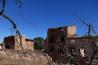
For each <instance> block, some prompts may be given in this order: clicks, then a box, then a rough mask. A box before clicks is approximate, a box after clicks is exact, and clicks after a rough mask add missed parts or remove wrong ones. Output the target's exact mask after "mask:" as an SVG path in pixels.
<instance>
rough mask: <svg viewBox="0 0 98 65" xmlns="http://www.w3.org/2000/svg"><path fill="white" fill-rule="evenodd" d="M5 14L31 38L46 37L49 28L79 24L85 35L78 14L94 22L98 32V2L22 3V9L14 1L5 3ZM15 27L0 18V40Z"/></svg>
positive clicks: (42, 0) (56, 0)
mask: <svg viewBox="0 0 98 65" xmlns="http://www.w3.org/2000/svg"><path fill="white" fill-rule="evenodd" d="M5 14H6V15H8V16H9V17H10V18H11V19H12V20H13V21H15V23H16V24H17V26H18V28H19V30H20V32H21V34H22V35H25V36H27V37H28V38H31V39H33V38H35V37H38V36H41V37H44V38H46V36H47V29H48V28H52V27H59V26H66V25H76V26H77V34H78V35H83V34H84V33H86V31H87V27H86V26H85V25H84V24H82V23H81V22H79V21H77V16H76V15H75V14H77V15H78V16H80V17H81V18H82V19H83V20H85V21H86V22H87V23H91V24H92V25H93V26H94V28H95V31H96V32H97V33H98V30H97V28H98V0H23V7H22V8H21V9H19V8H18V7H17V6H16V4H15V2H14V0H10V1H9V0H6V5H5ZM11 28H12V25H11V24H10V23H9V22H8V21H7V20H6V19H4V18H3V19H0V32H1V33H0V40H2V39H3V37H5V36H9V35H12V34H14V32H12V33H11Z"/></svg>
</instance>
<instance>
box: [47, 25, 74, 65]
mask: <svg viewBox="0 0 98 65" xmlns="http://www.w3.org/2000/svg"><path fill="white" fill-rule="evenodd" d="M75 35H76V26H65V27H58V28H50V29H48V35H47V39H48V52H49V55H50V56H51V57H52V58H53V60H54V61H55V62H59V61H61V62H62V63H66V62H67V61H66V59H67V57H66V54H65V50H64V49H63V48H64V45H65V39H66V38H74V37H75ZM63 58H65V59H63Z"/></svg>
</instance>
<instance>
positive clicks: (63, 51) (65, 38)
mask: <svg viewBox="0 0 98 65" xmlns="http://www.w3.org/2000/svg"><path fill="white" fill-rule="evenodd" d="M47 41H48V54H49V55H50V56H51V57H52V59H53V61H55V62H57V63H63V64H67V63H68V62H69V61H70V62H73V64H78V65H91V62H92V59H93V55H94V47H95V38H93V37H87V36H86V37H76V26H65V27H58V28H50V29H48V34H47Z"/></svg>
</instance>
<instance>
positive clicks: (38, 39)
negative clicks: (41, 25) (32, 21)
mask: <svg viewBox="0 0 98 65" xmlns="http://www.w3.org/2000/svg"><path fill="white" fill-rule="evenodd" d="M33 40H34V48H35V49H37V50H41V49H43V47H42V42H43V41H44V38H42V37H36V38H34V39H33Z"/></svg>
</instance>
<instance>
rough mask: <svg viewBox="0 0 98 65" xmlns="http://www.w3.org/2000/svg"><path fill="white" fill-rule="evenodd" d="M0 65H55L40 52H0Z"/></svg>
mask: <svg viewBox="0 0 98 65" xmlns="http://www.w3.org/2000/svg"><path fill="white" fill-rule="evenodd" d="M0 65H55V63H53V62H52V59H51V58H50V57H49V56H48V55H47V54H46V53H44V52H41V51H14V50H4V51H0Z"/></svg>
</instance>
